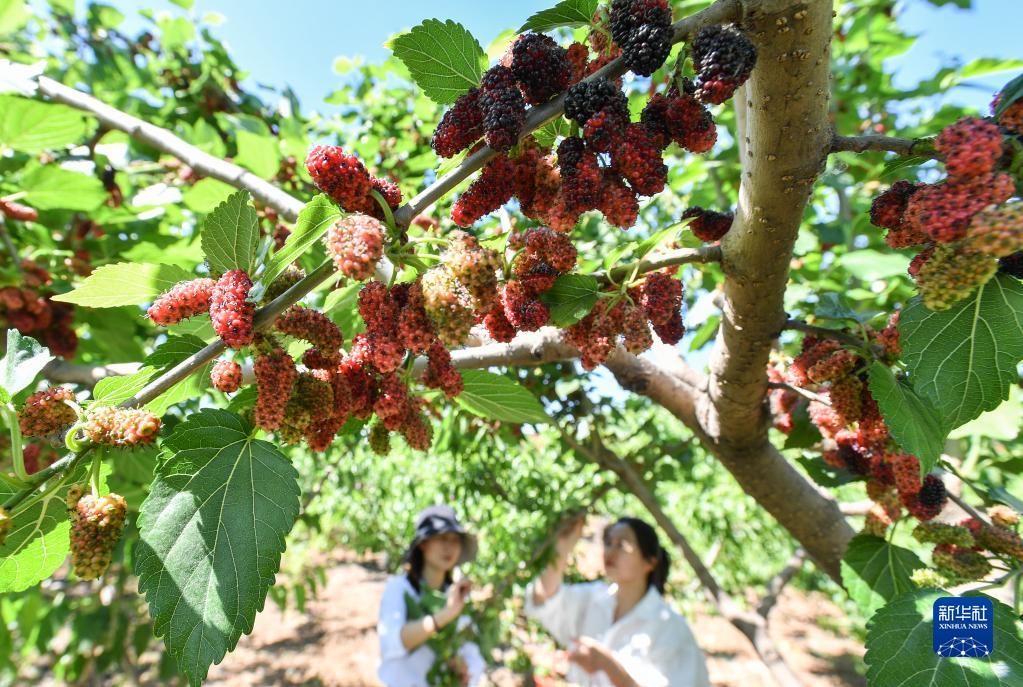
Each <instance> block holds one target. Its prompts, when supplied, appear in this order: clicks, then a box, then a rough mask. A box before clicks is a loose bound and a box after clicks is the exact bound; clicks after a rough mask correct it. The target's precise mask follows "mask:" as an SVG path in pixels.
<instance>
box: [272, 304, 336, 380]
mask: <svg viewBox="0 0 1023 687" xmlns="http://www.w3.org/2000/svg"><path fill="white" fill-rule="evenodd" d="M274 327H275V328H276V329H277V331H279V332H281V333H283V334H287V335H288V336H292V337H294V338H296V339H301V340H303V341H308V342H309V343H311V344H312V345H313V347H312V348H311V349H309V351H307V352H306V356H305V357H304V358H303V361H304V362H305V363H306V367H310V368H328V367H336V366H337V364H338V363H339V362H341V346H342V345H343V344H344V335H343V334H342V333H341V329H340V328H339V327H338V326H337V325H336V324H334V322H333V321H331V319H330V318H329V317H327V316H326V315H324V314H323V313H321V312H319V311H316V310H312V309H310V308H303V307H302V306H301V305H293V306H291V307H290V308H288V309H287V310H286V311H285V312H284V314H283V315H281V316H280V317H278V318H277V320H276V321H275V322H274ZM310 351H312V353H310ZM312 362H315V364H309V363H312Z"/></svg>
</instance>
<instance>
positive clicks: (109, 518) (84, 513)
mask: <svg viewBox="0 0 1023 687" xmlns="http://www.w3.org/2000/svg"><path fill="white" fill-rule="evenodd" d="M77 494H79V495H80V494H81V492H80V491H78V492H77ZM70 495H71V492H70V491H69V496H70ZM69 505H70V506H71V564H72V565H73V566H74V570H75V574H76V575H78V577H80V578H82V579H83V580H95V579H97V578H98V577H100V576H101V575H102V574H103V573H104V572H106V570H107V568H108V567H110V560H111V557H112V555H113V551H114V547H115V546H116V545H117V540H118V539H120V538H121V530H123V529H124V520H125V516H126V514H127V511H128V504H127V503H126V502H125V500H124V498H123V497H122V496H118V495H117V494H107V495H106V496H93V495H92V494H86V495H85V496H79V498H78V500H77V501H75V503H74V504H73V505H72V504H70V502H69Z"/></svg>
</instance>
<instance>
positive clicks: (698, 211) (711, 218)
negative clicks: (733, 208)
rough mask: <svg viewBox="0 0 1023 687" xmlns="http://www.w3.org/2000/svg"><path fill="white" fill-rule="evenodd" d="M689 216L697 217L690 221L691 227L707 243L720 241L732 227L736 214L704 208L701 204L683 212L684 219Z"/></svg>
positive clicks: (697, 236)
mask: <svg viewBox="0 0 1023 687" xmlns="http://www.w3.org/2000/svg"><path fill="white" fill-rule="evenodd" d="M689 217H694V218H695V219H694V220H693V221H692V222H690V223H689V228H690V229H691V230H692V232H693V234H694V235H695V236H696V238H698V239H700V240H701V241H704V242H705V243H711V242H713V241H720V240H721V237H723V236H724V235H725V234H727V233H728V230H729V229H731V228H732V220H733V219H734V215H732V213H730V212H715V211H714V210H704V209H703V208H701V207H700V206H699V205H694V206H693V207H691V208H689V209H688V210H686V211H685V212H683V213H682V219H688V218H689Z"/></svg>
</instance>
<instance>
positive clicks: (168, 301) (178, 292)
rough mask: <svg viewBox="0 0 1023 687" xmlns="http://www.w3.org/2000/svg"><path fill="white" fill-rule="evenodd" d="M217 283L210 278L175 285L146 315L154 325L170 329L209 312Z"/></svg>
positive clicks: (154, 302) (157, 300) (160, 297)
mask: <svg viewBox="0 0 1023 687" xmlns="http://www.w3.org/2000/svg"><path fill="white" fill-rule="evenodd" d="M216 283H217V282H216V281H214V280H213V279H210V278H208V277H202V278H199V279H192V280H191V281H183V282H180V283H178V284H175V285H174V286H172V287H171V288H170V290H168V291H165V292H164V293H162V294H160V296H159V297H157V299H156V300H155V301H153V304H152V305H151V306H149V310H147V311H146V314H147V315H149V319H151V320H152V321H153V323H154V324H158V325H160V326H161V327H169V326H171V325H173V324H177V323H179V322H181V320H184V319H187V318H189V317H194V316H195V315H201V314H202V313H205V312H209V309H210V299H211V298H212V296H213V287H214V286H215V285H216Z"/></svg>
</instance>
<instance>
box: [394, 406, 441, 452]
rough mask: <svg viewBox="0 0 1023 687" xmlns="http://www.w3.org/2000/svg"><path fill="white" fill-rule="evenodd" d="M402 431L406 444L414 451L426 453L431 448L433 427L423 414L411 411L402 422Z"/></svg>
mask: <svg viewBox="0 0 1023 687" xmlns="http://www.w3.org/2000/svg"><path fill="white" fill-rule="evenodd" d="M400 431H401V436H402V437H404V438H405V442H406V443H408V445H409V446H410V447H411V448H413V449H414V450H416V451H425V450H427V449H429V448H430V444H431V443H432V441H433V427H431V426H430V423H429V422H427V421H426V418H424V417H423V414H422V413H421V412H419V411H416V410H410V411H409V412H408V414H406V416H405V418H404V420H403V421H402V424H401V427H400Z"/></svg>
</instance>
